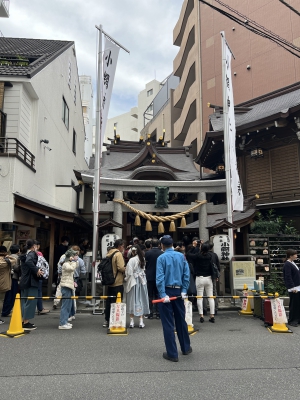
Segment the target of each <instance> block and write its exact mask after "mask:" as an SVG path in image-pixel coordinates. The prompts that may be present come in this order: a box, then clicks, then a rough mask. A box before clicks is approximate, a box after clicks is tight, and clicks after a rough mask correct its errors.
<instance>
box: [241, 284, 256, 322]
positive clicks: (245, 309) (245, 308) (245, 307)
mask: <svg viewBox="0 0 300 400" xmlns="http://www.w3.org/2000/svg"><path fill="white" fill-rule="evenodd" d="M243 295H244V296H247V298H245V297H244V298H243V302H242V309H241V310H240V311H239V315H253V311H252V310H251V304H250V297H252V298H253V296H248V288H247V285H246V284H244V289H243Z"/></svg>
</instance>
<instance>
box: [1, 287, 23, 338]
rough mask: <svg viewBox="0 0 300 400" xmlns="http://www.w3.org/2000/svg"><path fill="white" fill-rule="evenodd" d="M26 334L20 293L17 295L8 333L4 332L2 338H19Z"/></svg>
mask: <svg viewBox="0 0 300 400" xmlns="http://www.w3.org/2000/svg"><path fill="white" fill-rule="evenodd" d="M24 333H25V331H24V329H23V326H22V313H21V299H20V295H19V293H18V294H17V295H16V298H15V304H14V308H13V312H12V316H11V319H10V323H9V328H8V331H6V332H2V333H1V334H0V336H4V337H19V336H23V335H24Z"/></svg>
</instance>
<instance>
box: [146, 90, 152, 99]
mask: <svg viewBox="0 0 300 400" xmlns="http://www.w3.org/2000/svg"><path fill="white" fill-rule="evenodd" d="M152 95H153V89H150V90H148V91H147V97H149V96H152Z"/></svg>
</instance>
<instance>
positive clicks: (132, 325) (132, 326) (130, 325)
mask: <svg viewBox="0 0 300 400" xmlns="http://www.w3.org/2000/svg"><path fill="white" fill-rule="evenodd" d="M129 328H134V320H133V318H130V324H129Z"/></svg>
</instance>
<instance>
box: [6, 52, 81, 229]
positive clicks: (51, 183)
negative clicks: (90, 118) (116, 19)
mask: <svg viewBox="0 0 300 400" xmlns="http://www.w3.org/2000/svg"><path fill="white" fill-rule="evenodd" d="M69 61H70V62H71V65H72V77H71V86H70V87H69V85H68V68H69ZM8 80H9V81H11V82H12V83H13V85H14V86H13V88H5V94H4V112H6V113H7V121H8V123H7V128H8V131H7V137H16V138H18V139H19V140H20V141H21V142H22V143H23V144H24V145H25V146H26V147H27V149H28V150H29V151H31V152H32V153H33V154H34V155H35V169H36V173H34V172H33V171H31V170H30V169H29V168H28V167H26V166H25V165H24V164H22V163H21V162H20V161H19V160H17V159H15V158H11V159H9V158H7V159H6V157H1V159H0V165H1V166H2V168H1V170H0V185H1V190H2V188H3V189H5V196H4V194H3V196H0V222H7V221H8V219H9V220H10V221H11V220H12V218H11V216H12V215H13V208H14V204H13V195H12V192H14V191H17V192H19V193H20V194H21V195H25V196H28V197H30V198H32V199H35V200H36V201H39V202H43V203H46V204H48V205H50V206H54V207H59V208H61V209H63V210H65V211H73V212H75V211H76V206H75V202H74V193H75V192H74V190H73V189H72V188H71V187H70V188H65V189H64V191H65V193H67V192H68V191H69V192H70V193H72V192H74V193H72V194H70V193H67V194H64V191H60V190H57V188H56V185H71V180H73V181H74V182H75V183H76V182H77V181H76V178H75V175H74V172H73V169H79V170H81V169H86V168H87V164H86V162H85V159H84V142H85V134H84V124H83V116H82V108H81V98H80V90H79V80H78V74H77V63H76V57H75V55H74V52H73V49H72V48H69V49H68V50H67V51H66V52H64V53H63V54H61V55H60V56H59V57H58V58H56V59H55V60H54V61H53V62H51V63H50V64H49V65H48V66H46V67H45V68H44V69H43V70H41V71H40V72H39V73H38V74H37V75H35V76H34V77H33V78H32V79H31V80H26V79H25V80H24V81H25V82H23V83H21V82H20V79H19V78H15V81H14V78H11V77H10V79H8ZM16 81H18V82H16ZM75 82H76V87H77V100H76V105H75V104H74V84H75ZM63 96H64V97H65V100H66V102H67V104H68V106H69V114H70V115H69V129H67V128H66V126H65V124H64V122H63V120H62V97H63ZM73 128H74V129H75V131H76V134H77V146H76V155H74V153H73V151H72V144H73ZM28 135H29V137H28ZM41 139H47V140H49V144H48V145H47V146H49V148H51V149H52V150H51V151H48V150H47V149H46V148H45V145H44V143H40V140H41ZM9 165H10V166H9ZM6 171H9V172H8V174H7V175H6V176H1V173H2V175H5V173H6ZM6 190H8V191H9V194H7V192H6Z"/></svg>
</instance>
